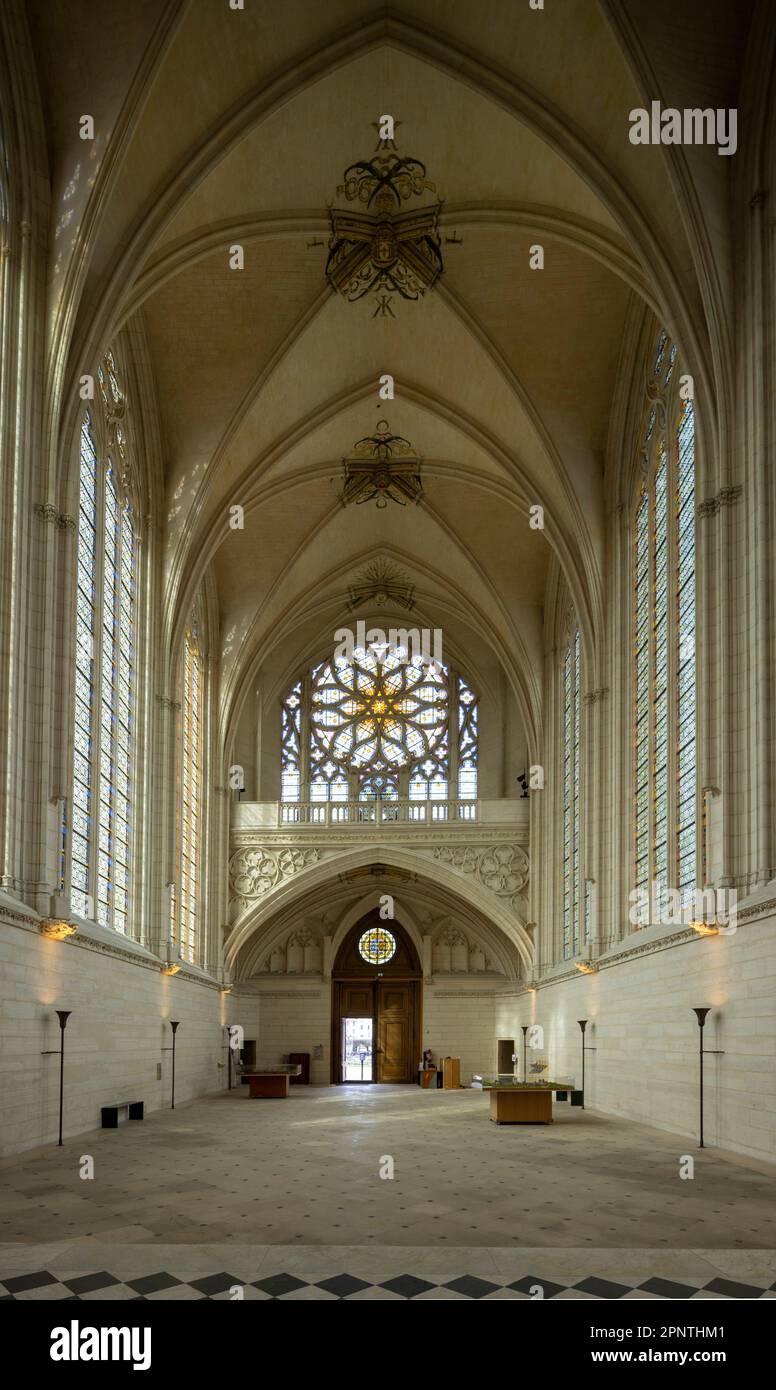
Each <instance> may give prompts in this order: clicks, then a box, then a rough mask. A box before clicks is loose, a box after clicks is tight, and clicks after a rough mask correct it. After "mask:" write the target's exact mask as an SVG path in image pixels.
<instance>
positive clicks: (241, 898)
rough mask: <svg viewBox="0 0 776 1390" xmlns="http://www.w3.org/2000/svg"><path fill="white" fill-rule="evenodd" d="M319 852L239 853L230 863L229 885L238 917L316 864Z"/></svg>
mask: <svg viewBox="0 0 776 1390" xmlns="http://www.w3.org/2000/svg"><path fill="white" fill-rule="evenodd" d="M320 857H321V851H320V850H319V849H316V848H313V847H311V848H308V847H307V846H305V847H296V846H286V847H285V848H283V849H264V848H256V849H252V848H246V849H238V850H237V852H236V853H235V854H233V855H232V857H231V859H230V861H229V883H230V887H231V901H232V906H233V909H234V913H235V916H237V917H240V916H241V915H242V913H243V912H245V911H246V910H247V909H248V908H249V907H250V905H251V903H254V902H256V901H257V899H258V898H263V897H264V895H265V893H269V892H270V891H271V890H272V889H273V888H275V887H276V886H277V885H278V884H279V883H282V882H283V880H284V879H287V878H292V877H293V875H294V874H297V873H299V871H300V870H301V869H307V868H309V867H310V866H311V865H312V864H317V862H318V860H319V859H320Z"/></svg>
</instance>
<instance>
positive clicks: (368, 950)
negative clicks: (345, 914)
mask: <svg viewBox="0 0 776 1390" xmlns="http://www.w3.org/2000/svg"><path fill="white" fill-rule="evenodd" d="M358 952H359V955H360V956H361V957H362V959H363V960H365V961H367V962H368V964H369V965H384V964H385V962H386V961H387V960H391V958H392V957H393V956H395V954H396V938H395V937H394V936H393V934H392V933H391V932H389V931H386V929H385V927H371V928H370V929H369V931H365V932H364V935H363V936H362V937H361V939H360V941H359V943H358Z"/></svg>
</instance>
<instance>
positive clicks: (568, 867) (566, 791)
mask: <svg viewBox="0 0 776 1390" xmlns="http://www.w3.org/2000/svg"><path fill="white" fill-rule="evenodd" d="M571 627H572V629H573V630H572V632H571V634H570V636H569V638H568V641H567V644H566V648H565V651H564V655H563V959H564V960H569V959H570V958H571V957H572V956H576V955H578V953H579V919H580V911H581V897H580V887H581V884H580V852H579V851H580V844H579V820H580V817H579V705H580V645H579V628H578V626H577V625H576V623H572V624H571Z"/></svg>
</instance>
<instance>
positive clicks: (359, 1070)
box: [340, 1018, 374, 1081]
mask: <svg viewBox="0 0 776 1390" xmlns="http://www.w3.org/2000/svg"><path fill="white" fill-rule="evenodd" d="M340 1057H341V1059H342V1077H341V1079H342V1080H343V1081H373V1080H374V1074H373V1062H374V1038H373V1020H372V1019H371V1018H343V1020H342V1049H341V1052H340Z"/></svg>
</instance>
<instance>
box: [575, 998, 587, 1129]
mask: <svg viewBox="0 0 776 1390" xmlns="http://www.w3.org/2000/svg"><path fill="white" fill-rule="evenodd" d="M577 1023H578V1024H579V1026H580V1028H581V1029H582V1109H583V1110H584V1108H585V1029H586V1028H587V1019H586V1018H578V1019H577Z"/></svg>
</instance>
